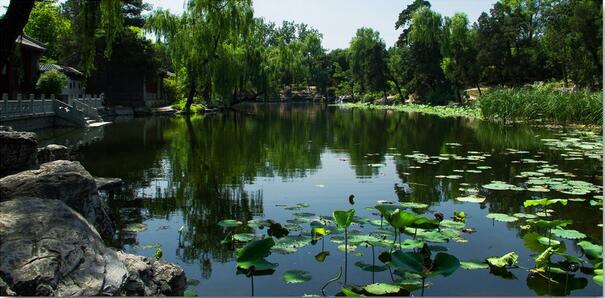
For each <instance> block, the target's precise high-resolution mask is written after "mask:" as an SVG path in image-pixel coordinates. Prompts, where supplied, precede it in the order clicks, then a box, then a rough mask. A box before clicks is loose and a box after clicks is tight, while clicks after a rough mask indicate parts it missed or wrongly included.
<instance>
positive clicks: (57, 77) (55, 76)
mask: <svg viewBox="0 0 605 298" xmlns="http://www.w3.org/2000/svg"><path fill="white" fill-rule="evenodd" d="M68 83H69V79H68V78H67V76H66V75H65V74H63V73H62V72H60V71H58V70H55V69H53V70H49V71H46V72H44V73H43V74H42V75H40V78H38V82H37V83H36V89H37V90H38V92H40V93H44V94H55V95H60V94H61V93H62V92H63V88H65V87H66V86H67V84H68Z"/></svg>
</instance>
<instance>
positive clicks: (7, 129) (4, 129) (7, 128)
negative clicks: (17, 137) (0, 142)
mask: <svg viewBox="0 0 605 298" xmlns="http://www.w3.org/2000/svg"><path fill="white" fill-rule="evenodd" d="M0 131H13V128H12V127H10V126H4V125H0Z"/></svg>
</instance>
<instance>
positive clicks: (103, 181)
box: [95, 177, 123, 192]
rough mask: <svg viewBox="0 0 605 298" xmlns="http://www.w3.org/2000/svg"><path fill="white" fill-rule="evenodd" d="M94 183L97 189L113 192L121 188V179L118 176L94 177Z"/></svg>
mask: <svg viewBox="0 0 605 298" xmlns="http://www.w3.org/2000/svg"><path fill="white" fill-rule="evenodd" d="M95 183H96V184H97V189H98V190H99V191H107V192H113V191H116V192H118V191H120V189H121V188H122V184H123V182H122V179H120V178H101V177H95Z"/></svg>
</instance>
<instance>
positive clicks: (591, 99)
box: [480, 84, 603, 124]
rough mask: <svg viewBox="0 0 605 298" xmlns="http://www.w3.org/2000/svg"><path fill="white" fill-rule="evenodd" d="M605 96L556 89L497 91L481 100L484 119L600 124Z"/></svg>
mask: <svg viewBox="0 0 605 298" xmlns="http://www.w3.org/2000/svg"><path fill="white" fill-rule="evenodd" d="M602 101H603V94H602V92H592V91H589V90H577V91H563V90H558V89H556V88H555V87H554V86H552V85H549V84H546V85H540V84H537V85H533V86H530V87H523V88H496V89H493V90H491V91H490V92H489V93H488V94H485V95H483V96H482V97H481V105H480V107H481V113H482V114H483V116H484V117H485V118H488V119H497V120H500V121H503V122H511V121H537V120H542V121H549V122H555V123H562V124H565V123H581V124H600V123H602V121H603V103H602Z"/></svg>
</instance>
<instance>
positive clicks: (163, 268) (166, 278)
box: [118, 252, 187, 296]
mask: <svg viewBox="0 0 605 298" xmlns="http://www.w3.org/2000/svg"><path fill="white" fill-rule="evenodd" d="M118 258H119V259H120V260H121V261H122V262H123V263H124V265H126V268H127V269H128V273H129V276H128V279H127V281H126V282H125V283H124V286H123V287H122V289H121V291H120V295H123V296H159V295H166V296H183V294H184V293H185V288H186V287H187V278H186V276H185V272H184V271H183V269H181V268H180V267H178V266H176V265H173V264H170V263H166V262H164V261H157V260H153V259H149V258H146V257H142V256H135V255H131V254H126V253H123V252H118Z"/></svg>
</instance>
